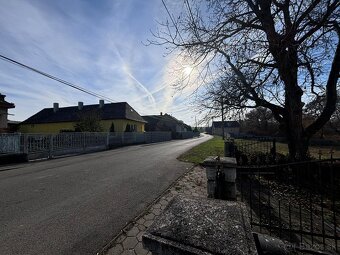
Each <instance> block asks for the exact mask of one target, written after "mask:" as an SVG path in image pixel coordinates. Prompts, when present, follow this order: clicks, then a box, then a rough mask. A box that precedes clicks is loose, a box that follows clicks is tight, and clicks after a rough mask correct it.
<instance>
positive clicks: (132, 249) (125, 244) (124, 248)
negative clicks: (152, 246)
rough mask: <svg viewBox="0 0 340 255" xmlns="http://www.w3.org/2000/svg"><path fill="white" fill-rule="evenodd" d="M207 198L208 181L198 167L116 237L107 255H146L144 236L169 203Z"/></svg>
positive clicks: (178, 181)
mask: <svg viewBox="0 0 340 255" xmlns="http://www.w3.org/2000/svg"><path fill="white" fill-rule="evenodd" d="M179 194H184V195H188V196H194V197H207V179H206V175H205V171H204V169H203V168H202V167H199V166H196V167H194V168H193V169H192V170H191V171H189V172H188V173H186V174H185V175H184V176H183V177H181V178H180V179H179V180H177V182H175V183H174V184H173V185H172V186H171V187H170V188H169V189H168V190H167V191H166V192H165V193H164V194H163V195H162V196H161V197H160V198H158V199H157V200H156V201H155V202H154V203H153V204H152V205H151V206H150V207H149V209H147V210H146V211H145V213H143V214H142V215H140V216H139V217H137V218H136V219H135V221H134V222H132V223H131V224H129V225H128V226H127V227H126V228H125V229H123V230H122V231H121V233H120V234H119V235H118V236H116V238H115V239H114V240H113V242H112V243H111V244H110V248H109V249H107V250H106V252H105V253H102V254H105V255H120V254H123V255H127V254H130V255H146V254H151V253H150V252H148V251H147V250H144V249H143V245H142V235H143V233H144V231H145V230H146V229H147V228H148V227H149V226H150V225H151V224H152V222H153V221H154V219H155V218H156V217H157V216H158V215H160V214H161V213H162V211H163V210H164V208H165V207H166V206H167V204H168V203H169V201H170V200H171V199H172V198H173V197H174V196H176V195H179Z"/></svg>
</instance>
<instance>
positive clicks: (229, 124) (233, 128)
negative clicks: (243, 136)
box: [211, 121, 240, 136]
mask: <svg viewBox="0 0 340 255" xmlns="http://www.w3.org/2000/svg"><path fill="white" fill-rule="evenodd" d="M222 126H223V125H222V121H213V123H212V127H211V133H212V134H213V135H220V136H222ZM224 134H225V136H227V135H228V134H229V135H230V136H237V135H239V134H240V123H238V122H237V121H224Z"/></svg>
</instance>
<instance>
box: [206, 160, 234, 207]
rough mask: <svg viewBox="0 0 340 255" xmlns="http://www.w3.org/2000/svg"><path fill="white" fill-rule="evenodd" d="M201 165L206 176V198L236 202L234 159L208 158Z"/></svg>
mask: <svg viewBox="0 0 340 255" xmlns="http://www.w3.org/2000/svg"><path fill="white" fill-rule="evenodd" d="M203 165H204V167H205V169H206V174H207V181H208V183H207V184H208V185H207V189H208V197H209V198H216V199H223V200H236V159H235V158H231V157H214V156H210V157H208V158H206V159H205V160H204V162H203Z"/></svg>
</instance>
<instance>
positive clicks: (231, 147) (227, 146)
mask: <svg viewBox="0 0 340 255" xmlns="http://www.w3.org/2000/svg"><path fill="white" fill-rule="evenodd" d="M224 156H225V157H235V144H234V139H232V138H228V139H226V140H225V141H224Z"/></svg>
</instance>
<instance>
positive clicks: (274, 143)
mask: <svg viewBox="0 0 340 255" xmlns="http://www.w3.org/2000/svg"><path fill="white" fill-rule="evenodd" d="M271 153H272V156H273V159H274V161H275V159H276V139H275V138H274V139H273V147H272V149H271Z"/></svg>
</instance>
